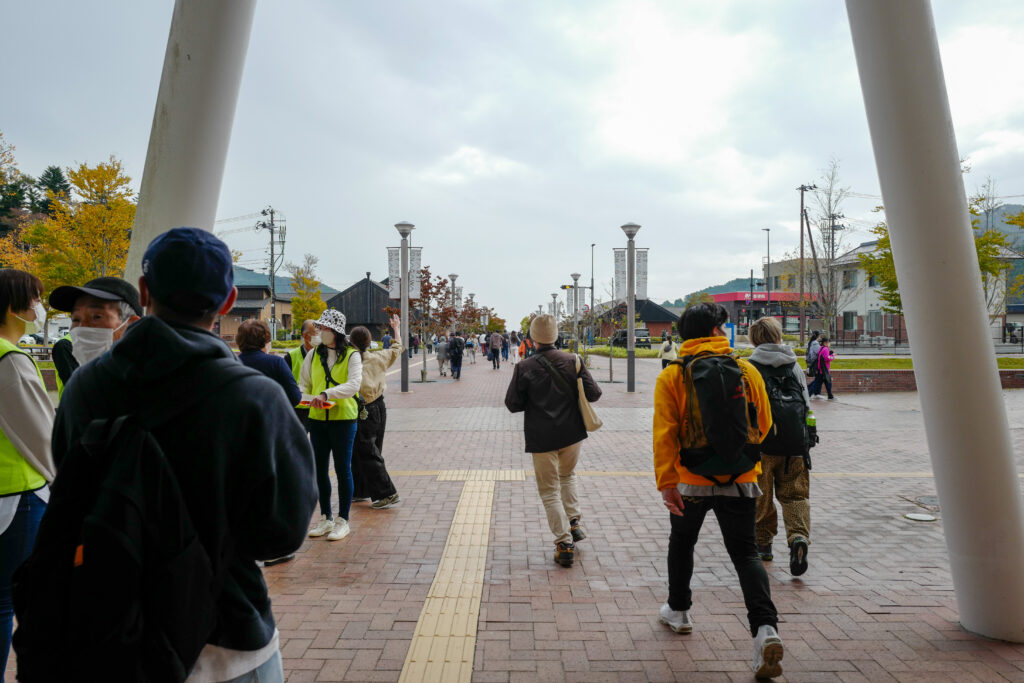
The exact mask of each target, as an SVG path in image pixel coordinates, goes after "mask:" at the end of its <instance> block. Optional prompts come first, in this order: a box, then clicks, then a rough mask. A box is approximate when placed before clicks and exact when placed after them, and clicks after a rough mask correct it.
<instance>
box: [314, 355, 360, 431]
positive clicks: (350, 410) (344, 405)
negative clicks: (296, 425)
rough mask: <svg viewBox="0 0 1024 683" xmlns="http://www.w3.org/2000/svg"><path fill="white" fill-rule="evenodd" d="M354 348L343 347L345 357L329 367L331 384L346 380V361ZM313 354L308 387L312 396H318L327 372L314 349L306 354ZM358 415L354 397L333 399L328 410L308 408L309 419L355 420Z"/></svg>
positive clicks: (322, 389) (324, 384)
mask: <svg viewBox="0 0 1024 683" xmlns="http://www.w3.org/2000/svg"><path fill="white" fill-rule="evenodd" d="M353 353H355V350H354V349H352V348H351V347H349V348H346V349H345V357H344V358H341V359H339V360H337V361H336V362H335V363H334V366H333V367H332V368H331V379H332V380H333V383H332V384H331V386H335V385H338V384H344V383H345V382H347V381H348V361H349V359H350V358H352V354H353ZM310 354H313V358H312V362H311V364H310V373H309V376H310V384H311V386H310V389H311V391H310V392H309V393H310V394H311V395H313V396H318V395H319V394H321V393H322V392H323V391H325V390H326V389H327V374H326V373H325V372H324V365H323V363H322V362H320V356H319V354H317V352H316V349H313V350H312V351H310V352H309V353H307V354H306V355H307V356H309V355H310ZM358 417H359V404H358V403H356V399H355V398H354V397H349V398H343V399H341V400H335V401H334V407H333V408H331V409H330V410H324V409H322V408H310V409H309V419H310V420H319V421H321V422H323V421H329V420H355V419H357V418H358Z"/></svg>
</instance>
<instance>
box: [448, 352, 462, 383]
mask: <svg viewBox="0 0 1024 683" xmlns="http://www.w3.org/2000/svg"><path fill="white" fill-rule="evenodd" d="M448 365H449V366H451V370H452V377H454V378H455V379H460V378H461V377H462V356H452V357H451V358H449V359H448Z"/></svg>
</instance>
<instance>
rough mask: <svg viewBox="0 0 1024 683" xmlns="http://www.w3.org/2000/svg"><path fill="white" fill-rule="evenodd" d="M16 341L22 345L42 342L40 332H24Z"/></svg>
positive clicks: (33, 344)
mask: <svg viewBox="0 0 1024 683" xmlns="http://www.w3.org/2000/svg"><path fill="white" fill-rule="evenodd" d="M18 343H19V344H20V345H22V346H36V345H40V344H42V343H43V335H42V333H41V332H36V333H35V334H26V335H25V336H24V337H22V338H21V339H19V340H18Z"/></svg>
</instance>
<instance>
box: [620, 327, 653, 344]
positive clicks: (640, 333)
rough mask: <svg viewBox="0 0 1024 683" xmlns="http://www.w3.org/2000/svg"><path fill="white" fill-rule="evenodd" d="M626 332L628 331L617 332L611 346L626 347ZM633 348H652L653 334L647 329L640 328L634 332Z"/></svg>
mask: <svg viewBox="0 0 1024 683" xmlns="http://www.w3.org/2000/svg"><path fill="white" fill-rule="evenodd" d="M626 332H627V330H616V331H615V334H614V335H612V339H611V344H612V346H623V347H624V346H626ZM633 340H634V341H633V346H634V347H635V348H638V349H649V348H651V333H650V332H649V331H648V330H647V328H646V327H638V328H636V329H635V330H634V335H633Z"/></svg>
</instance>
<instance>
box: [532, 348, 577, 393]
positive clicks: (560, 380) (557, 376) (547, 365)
mask: <svg viewBox="0 0 1024 683" xmlns="http://www.w3.org/2000/svg"><path fill="white" fill-rule="evenodd" d="M537 360H538V361H539V362H540V364H541V365H543V366H544V369H545V370H547V371H548V374H550V375H551V379H553V380H555V384H557V385H558V386H560V387H562V389H564V390H565V392H566V393H567V394H570V395H571V394H573V393H575V392H574V391H573V390H572V389H571V388H570V387H569V382H568V381H567V380H566V379H565V377H564V376H563V375H562V373H560V372H559V371H558V369H557V368H556V367H555V366H554V365H552V364H551V361H549V360H548V359H547V358H545V357H544V354H538V355H537Z"/></svg>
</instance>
